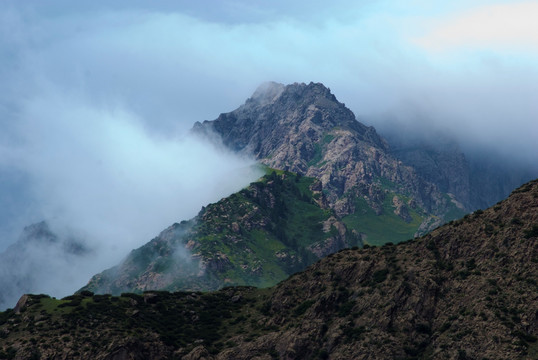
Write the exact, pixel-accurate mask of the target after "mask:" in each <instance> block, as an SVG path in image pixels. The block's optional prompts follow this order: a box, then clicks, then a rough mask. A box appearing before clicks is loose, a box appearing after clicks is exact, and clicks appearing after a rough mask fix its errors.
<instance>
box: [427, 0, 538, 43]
mask: <svg viewBox="0 0 538 360" xmlns="http://www.w3.org/2000/svg"><path fill="white" fill-rule="evenodd" d="M537 13H538V4H537V3H536V2H513V3H507V4H493V5H485V6H480V7H477V8H472V9H469V10H467V11H465V12H463V13H458V14H455V15H451V16H448V17H444V18H441V19H439V20H440V24H439V25H437V26H435V28H434V29H433V31H431V33H429V34H427V35H426V36H424V37H422V38H419V39H417V43H418V44H419V45H421V46H423V47H425V48H427V49H429V50H433V51H442V50H451V49H452V50H453V49H454V48H462V47H464V48H473V49H483V48H486V49H487V48H493V49H501V50H502V49H514V48H515V49H522V50H523V51H527V52H528V51H530V52H535V53H536V52H538V23H537V22H536V14H537Z"/></svg>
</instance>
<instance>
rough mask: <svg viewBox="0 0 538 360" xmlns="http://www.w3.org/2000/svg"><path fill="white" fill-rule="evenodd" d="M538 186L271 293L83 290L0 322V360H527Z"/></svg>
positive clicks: (531, 350) (346, 256)
mask: <svg viewBox="0 0 538 360" xmlns="http://www.w3.org/2000/svg"><path fill="white" fill-rule="evenodd" d="M537 264H538V180H535V181H533V182H531V183H528V184H525V185H523V186H522V187H520V188H518V189H517V190H515V191H514V192H513V193H512V195H511V196H510V197H509V198H508V199H507V200H504V201H502V202H500V203H498V204H496V205H495V206H493V207H492V208H489V209H488V210H485V211H476V212H474V213H473V214H471V215H468V216H466V217H464V218H463V219H461V220H457V221H452V222H450V223H449V224H447V225H445V226H442V227H440V228H438V229H436V230H434V231H433V232H432V233H430V234H428V235H427V236H424V237H422V238H419V239H416V240H412V241H408V242H405V243H400V244H397V245H392V244H386V245H384V246H382V247H369V248H365V249H348V250H343V251H340V252H338V253H336V254H333V255H330V256H328V257H327V258H325V259H322V260H320V261H319V262H317V263H315V264H314V265H312V266H310V267H309V268H308V269H307V270H306V271H304V272H301V273H297V274H295V275H293V276H292V277H290V278H289V279H287V280H285V281H283V282H281V283H280V284H278V285H277V286H275V287H273V288H268V289H254V288H246V287H236V288H225V289H222V290H220V291H217V292H210V293H199V292H179V293H167V292H156V291H150V292H146V293H144V294H142V295H135V294H123V295H122V296H120V297H113V296H110V295H93V294H92V293H91V292H82V293H81V294H78V295H73V296H70V297H67V298H65V299H62V300H55V299H51V298H49V297H48V296H46V295H28V296H24V297H23V298H21V300H20V302H19V304H18V305H17V307H16V308H15V310H9V311H6V312H4V313H1V314H0V358H14V359H30V358H33V359H39V358H53V359H67V358H69V359H89V358H91V359H147V358H151V359H254V358H256V359H279V358H280V359H426V358H435V359H536V358H537V357H538V344H537V335H538V301H537V298H536V296H537V295H536V294H537V293H538V283H537V279H538V266H537Z"/></svg>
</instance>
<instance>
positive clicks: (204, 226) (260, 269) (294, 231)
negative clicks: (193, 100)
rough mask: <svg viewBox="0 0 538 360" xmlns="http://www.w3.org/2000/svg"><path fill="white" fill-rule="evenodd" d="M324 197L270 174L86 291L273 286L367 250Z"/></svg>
mask: <svg viewBox="0 0 538 360" xmlns="http://www.w3.org/2000/svg"><path fill="white" fill-rule="evenodd" d="M268 171H269V170H268ZM320 190H321V186H320V183H319V181H318V180H315V179H313V178H308V177H301V176H297V175H295V174H292V173H286V172H283V171H278V172H275V171H269V175H266V176H265V177H263V178H262V179H261V180H260V181H258V182H255V183H252V184H251V185H250V186H249V187H247V188H246V189H244V190H242V191H240V192H238V193H236V194H233V195H231V196H230V197H228V198H225V199H223V200H221V201H219V202H218V203H215V204H210V205H208V206H207V207H205V208H204V209H202V211H201V212H200V213H199V214H198V216H197V217H196V218H194V219H192V220H190V221H183V222H181V223H179V224H174V225H172V226H171V227H169V228H168V229H166V230H164V231H163V232H162V233H161V234H160V235H159V236H158V237H156V238H155V239H153V240H152V241H150V242H149V243H147V244H146V245H144V246H142V247H141V248H139V249H136V250H134V251H132V252H131V254H130V255H129V256H128V257H127V259H126V260H125V261H124V262H123V263H122V264H121V265H119V266H116V267H114V268H112V269H109V270H106V271H104V272H103V273H101V274H98V275H96V276H94V277H93V278H92V279H91V280H90V282H89V284H88V285H87V286H86V287H85V288H84V289H85V290H91V291H95V292H99V293H112V294H120V293H121V292H126V291H138V292H141V291H143V290H150V289H160V290H215V289H218V288H221V287H222V286H225V285H252V286H271V285H274V284H276V283H277V282H278V281H281V280H283V279H285V278H286V277H287V276H289V275H290V274H293V273H294V272H296V271H300V270H302V269H304V268H305V267H306V266H307V265H309V264H311V263H313V262H314V261H316V260H318V259H320V258H321V257H323V256H326V255H328V254H330V253H333V252H336V251H338V250H340V249H342V248H344V247H349V246H354V245H360V244H361V243H360V236H358V235H356V234H353V233H351V232H350V231H348V230H347V228H346V226H345V225H344V224H343V223H341V222H340V221H338V220H337V219H336V217H335V216H334V213H333V211H332V210H330V209H328V208H326V206H325V205H324V203H325V198H324V196H323V194H322V193H321V192H320Z"/></svg>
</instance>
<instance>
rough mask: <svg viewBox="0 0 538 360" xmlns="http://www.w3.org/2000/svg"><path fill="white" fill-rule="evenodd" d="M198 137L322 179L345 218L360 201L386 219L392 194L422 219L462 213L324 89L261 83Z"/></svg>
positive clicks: (332, 203)
mask: <svg viewBox="0 0 538 360" xmlns="http://www.w3.org/2000/svg"><path fill="white" fill-rule="evenodd" d="M193 130H194V131H195V132H197V133H203V134H207V135H211V134H215V133H216V134H217V135H218V136H219V137H220V138H221V139H222V141H223V143H224V144H225V145H226V146H228V147H229V148H231V149H233V150H235V151H240V152H246V153H248V154H253V155H254V156H255V157H256V158H257V159H259V160H260V161H261V162H262V163H264V164H266V165H268V166H270V167H273V168H278V169H285V170H289V171H293V172H296V173H299V174H303V175H306V176H312V177H315V178H317V179H319V180H320V181H321V183H322V186H323V189H324V190H325V192H326V193H327V199H328V201H329V204H330V206H331V208H333V209H334V210H335V211H336V213H337V215H338V216H340V217H345V216H347V215H350V214H353V213H355V212H357V211H358V210H359V209H357V207H356V204H357V199H365V200H366V202H367V205H368V206H369V207H370V208H371V209H373V210H374V211H375V212H376V214H377V215H381V214H382V213H383V212H384V211H385V207H384V206H383V202H384V201H385V199H386V195H387V194H388V195H390V197H391V199H392V196H394V194H401V195H405V196H406V197H407V198H409V200H412V202H413V204H414V205H415V206H416V207H419V208H420V209H421V212H422V213H423V214H422V216H423V218H424V219H426V218H428V217H429V216H430V215H434V216H437V217H441V218H443V217H446V216H447V214H448V213H449V212H450V211H451V210H453V209H454V208H457V207H458V206H459V207H460V208H461V209H460V210H464V206H463V205H461V203H458V202H457V201H451V199H450V198H449V197H447V196H446V195H445V194H443V193H442V192H441V191H440V190H439V188H438V187H437V185H435V184H434V183H433V182H431V181H427V180H425V179H424V178H423V177H421V176H419V175H418V174H417V173H416V171H415V170H414V169H413V168H412V167H411V166H407V165H405V164H404V163H402V162H401V161H399V160H398V159H397V158H396V157H394V156H393V155H392V154H391V152H390V149H389V146H388V144H387V142H386V141H385V140H384V139H383V138H381V137H380V136H379V135H378V134H377V132H376V131H375V129H374V128H372V127H367V126H365V125H363V124H361V123H360V122H358V121H357V120H356V119H355V116H354V115H353V113H352V112H351V111H350V110H349V109H348V108H346V107H345V105H344V104H342V103H340V102H338V101H337V99H336V97H335V96H334V95H333V94H332V93H331V92H330V90H329V89H328V88H326V87H325V86H323V85H322V84H314V83H310V84H308V85H306V84H292V85H288V86H284V85H282V84H276V83H268V84H264V85H263V86H262V87H260V88H259V89H258V90H257V91H256V92H255V93H254V95H253V96H252V97H251V98H250V99H248V100H247V101H246V102H245V104H244V105H242V106H240V107H239V108H238V109H236V110H234V111H232V112H230V113H226V114H221V115H220V116H219V117H218V118H217V119H216V120H214V121H204V122H203V123H196V124H195V126H194V129H193ZM398 212H399V213H401V214H405V210H403V211H400V210H399V211H398ZM402 221H404V222H405V221H409V218H407V217H406V216H405V215H403V217H402ZM417 228H418V226H417ZM415 230H416V229H415Z"/></svg>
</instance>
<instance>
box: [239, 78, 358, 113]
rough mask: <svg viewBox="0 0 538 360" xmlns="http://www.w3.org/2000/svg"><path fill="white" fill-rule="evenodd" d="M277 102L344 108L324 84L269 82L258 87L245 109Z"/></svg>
mask: <svg viewBox="0 0 538 360" xmlns="http://www.w3.org/2000/svg"><path fill="white" fill-rule="evenodd" d="M327 100H328V101H327ZM276 102H282V103H285V104H289V103H290V102H296V103H297V102H298V103H299V104H307V105H311V104H316V105H318V106H321V107H327V106H329V107H335V106H336V107H338V106H344V105H343V104H340V103H339V102H338V100H337V99H336V97H335V96H334V95H333V94H332V93H331V90H330V89H329V88H328V87H326V86H325V85H323V84H322V83H314V82H310V83H309V84H305V83H293V84H289V85H284V84H281V83H277V82H274V81H268V82H265V83H263V84H261V85H260V86H258V88H257V89H256V91H254V94H252V96H251V97H250V98H249V99H248V100H247V101H246V103H245V105H243V107H249V105H250V106H252V105H254V106H260V105H261V106H264V105H269V104H275V103H276ZM331 105H332V106H331ZM353 118H354V116H353Z"/></svg>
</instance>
